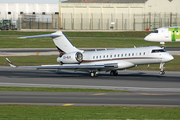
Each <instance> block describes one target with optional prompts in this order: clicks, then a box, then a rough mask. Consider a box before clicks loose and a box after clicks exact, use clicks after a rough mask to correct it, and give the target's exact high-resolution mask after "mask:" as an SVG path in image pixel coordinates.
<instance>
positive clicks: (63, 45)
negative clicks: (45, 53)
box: [51, 31, 80, 53]
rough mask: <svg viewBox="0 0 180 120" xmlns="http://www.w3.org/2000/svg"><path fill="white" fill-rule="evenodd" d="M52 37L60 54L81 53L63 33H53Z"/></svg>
mask: <svg viewBox="0 0 180 120" xmlns="http://www.w3.org/2000/svg"><path fill="white" fill-rule="evenodd" d="M52 35H53V36H51V37H52V39H53V41H54V44H55V45H56V47H57V49H58V50H59V52H64V53H70V52H74V51H80V50H79V49H77V48H76V47H75V46H74V45H73V44H72V43H71V42H70V41H69V39H68V38H67V37H66V36H65V35H64V34H63V33H62V32H61V31H57V32H55V33H52Z"/></svg>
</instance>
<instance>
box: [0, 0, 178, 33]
mask: <svg viewBox="0 0 180 120" xmlns="http://www.w3.org/2000/svg"><path fill="white" fill-rule="evenodd" d="M179 4H180V0H68V1H64V2H59V3H57V4H18V3H17V4H8V3H6V4H0V20H2V19H12V20H17V26H19V27H20V28H23V29H65V30H145V29H147V28H149V29H155V28H158V27H161V26H178V25H179V24H180V22H179V21H180V13H179V11H178V7H179ZM24 6H26V7H24Z"/></svg>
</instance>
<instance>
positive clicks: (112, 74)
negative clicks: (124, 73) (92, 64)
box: [110, 70, 118, 76]
mask: <svg viewBox="0 0 180 120" xmlns="http://www.w3.org/2000/svg"><path fill="white" fill-rule="evenodd" d="M110 75H111V76H117V75H118V72H117V71H116V70H111V72H110Z"/></svg>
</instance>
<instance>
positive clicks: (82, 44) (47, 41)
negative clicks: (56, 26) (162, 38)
mask: <svg viewBox="0 0 180 120" xmlns="http://www.w3.org/2000/svg"><path fill="white" fill-rule="evenodd" d="M70 41H71V42H72V43H73V44H74V46H76V47H77V48H131V47H134V46H136V47H144V46H160V44H159V43H156V42H147V41H144V39H143V38H138V39H137V38H131V39H130V38H119V39H116V38H115V39H113V38H70ZM0 43H1V44H0V48H55V45H54V43H53V41H52V39H51V38H49V37H48V38H31V39H19V38H18V37H15V36H0ZM179 46H180V43H167V44H166V47H179Z"/></svg>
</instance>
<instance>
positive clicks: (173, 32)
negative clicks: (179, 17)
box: [144, 27, 180, 47]
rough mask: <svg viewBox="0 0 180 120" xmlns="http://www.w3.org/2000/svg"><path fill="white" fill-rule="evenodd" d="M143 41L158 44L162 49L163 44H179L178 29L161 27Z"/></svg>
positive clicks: (179, 31) (179, 30) (179, 32)
mask: <svg viewBox="0 0 180 120" xmlns="http://www.w3.org/2000/svg"><path fill="white" fill-rule="evenodd" d="M144 40H146V41H151V42H160V44H162V46H163V47H164V45H165V42H180V27H161V28H158V29H156V30H154V31H153V32H152V33H150V34H149V35H147V36H146V37H145V38H144Z"/></svg>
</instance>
